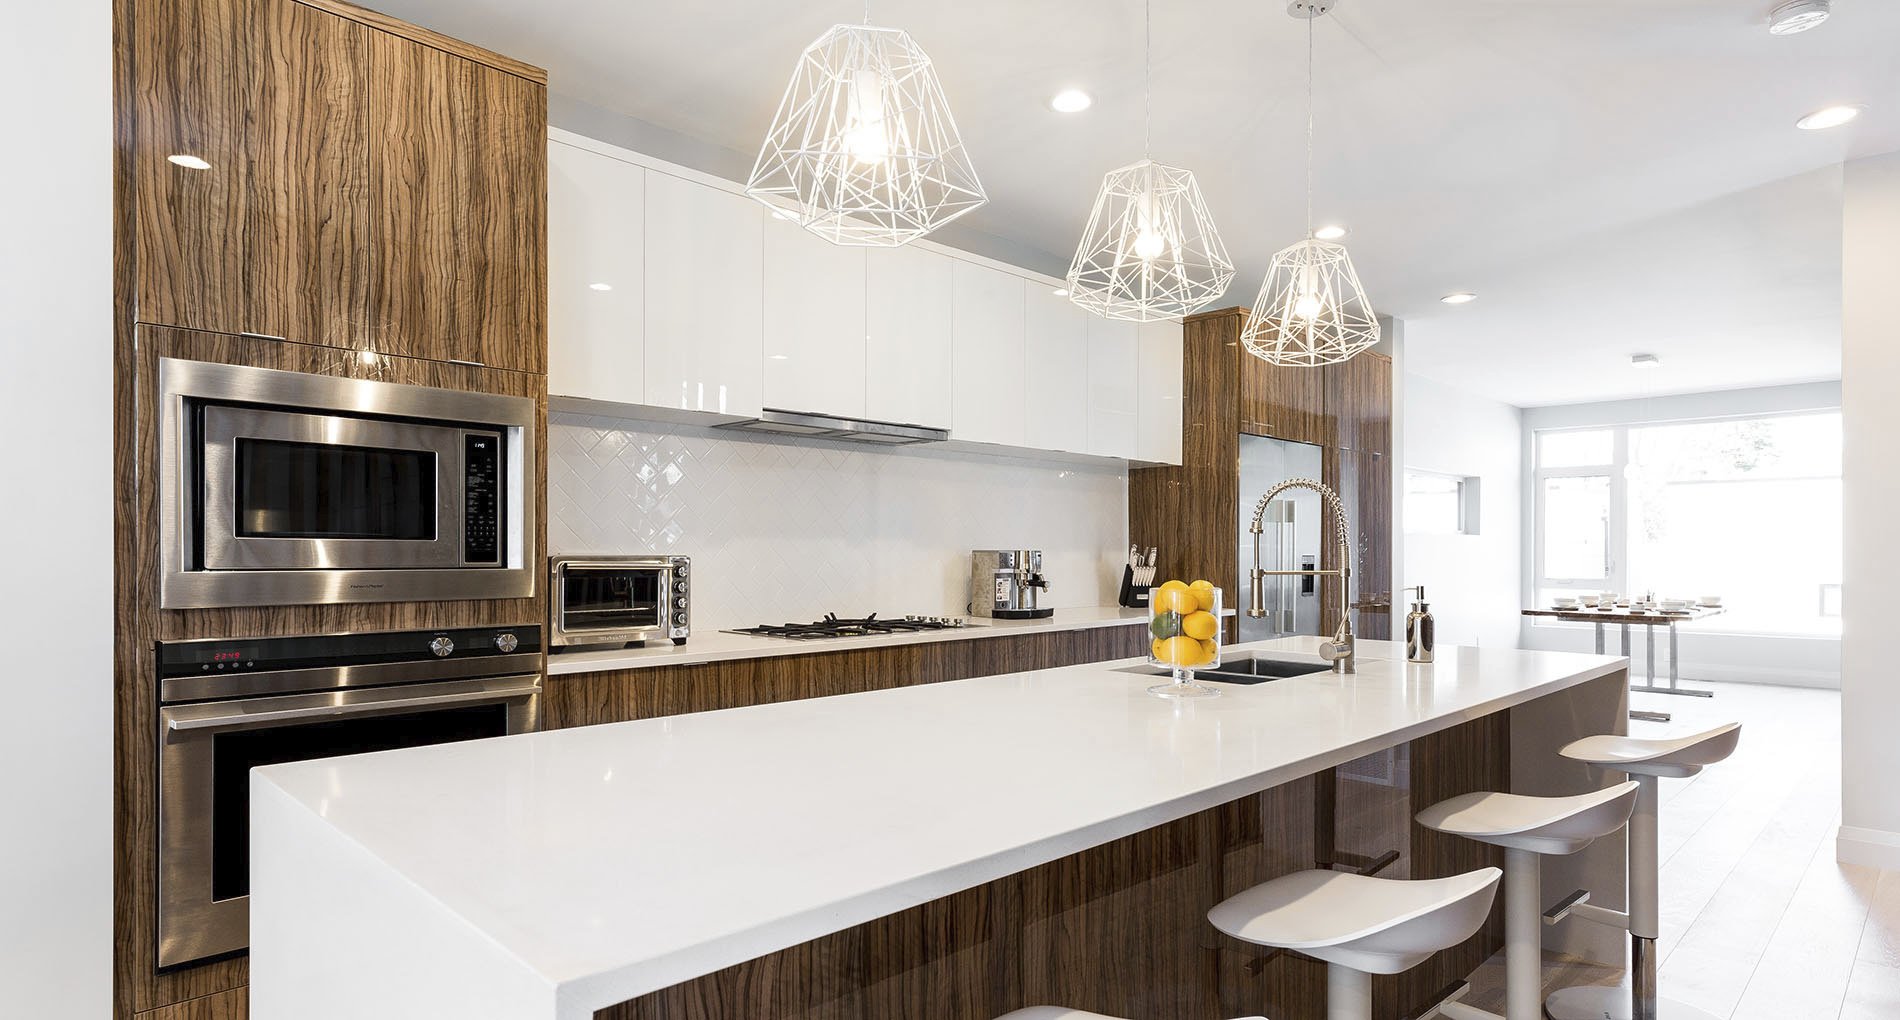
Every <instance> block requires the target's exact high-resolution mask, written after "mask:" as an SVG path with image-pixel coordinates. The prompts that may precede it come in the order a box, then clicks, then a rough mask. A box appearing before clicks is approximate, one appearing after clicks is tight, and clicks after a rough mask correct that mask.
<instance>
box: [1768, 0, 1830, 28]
mask: <svg viewBox="0 0 1900 1020" xmlns="http://www.w3.org/2000/svg"><path fill="white" fill-rule="evenodd" d="M1832 6H1833V3H1832V2H1831V0H1788V2H1787V3H1785V4H1781V5H1779V6H1777V7H1776V8H1775V9H1774V10H1773V11H1771V12H1769V15H1768V31H1769V32H1770V33H1771V34H1774V35H1794V34H1795V33H1797V32H1805V31H1807V30H1808V29H1810V28H1818V27H1820V24H1821V22H1823V21H1826V20H1827V16H1828V14H1829V9H1830V8H1831V7H1832Z"/></svg>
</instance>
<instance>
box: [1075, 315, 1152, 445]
mask: <svg viewBox="0 0 1900 1020" xmlns="http://www.w3.org/2000/svg"><path fill="white" fill-rule="evenodd" d="M1088 327H1089V338H1088V350H1089V357H1088V366H1089V368H1088V374H1089V380H1088V432H1089V440H1088V452H1089V453H1092V454H1095V455H1096V456H1098V457H1122V458H1127V459H1132V458H1133V457H1134V456H1135V445H1136V444H1135V434H1136V431H1137V429H1136V424H1135V415H1136V406H1137V402H1136V401H1137V398H1136V394H1135V389H1136V382H1135V376H1136V373H1137V372H1139V371H1140V368H1141V366H1140V365H1139V364H1138V362H1137V360H1136V356H1135V346H1136V343H1137V338H1136V336H1137V332H1138V330H1139V328H1140V324H1138V323H1133V322H1123V321H1121V320H1119V319H1104V318H1101V317H1099V316H1094V315H1091V316H1089V320H1088Z"/></svg>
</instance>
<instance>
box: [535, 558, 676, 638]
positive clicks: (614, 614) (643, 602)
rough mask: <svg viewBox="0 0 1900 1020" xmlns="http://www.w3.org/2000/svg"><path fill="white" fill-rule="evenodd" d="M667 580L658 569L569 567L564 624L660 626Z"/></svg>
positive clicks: (588, 627)
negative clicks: (662, 587) (663, 589)
mask: <svg viewBox="0 0 1900 1020" xmlns="http://www.w3.org/2000/svg"><path fill="white" fill-rule="evenodd" d="M664 580H665V577H664V574H663V572H661V571H659V570H624V569H615V570H588V569H586V568H579V567H569V568H568V571H567V579H566V581H565V582H564V583H563V584H562V586H561V609H562V620H563V621H564V625H565V627H566V629H567V630H569V631H583V630H620V629H623V628H627V627H657V626H659V625H660V620H661V618H662V610H663V608H664V607H663V606H662V605H661V600H662V599H663V597H664V595H665V593H664V592H662V591H661V590H660V585H661V583H662V582H663V581H664Z"/></svg>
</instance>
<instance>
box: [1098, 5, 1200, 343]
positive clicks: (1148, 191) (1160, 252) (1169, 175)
mask: <svg viewBox="0 0 1900 1020" xmlns="http://www.w3.org/2000/svg"><path fill="white" fill-rule="evenodd" d="M1147 48H1148V47H1147V43H1146V42H1144V55H1143V67H1144V75H1145V74H1146V73H1147V72H1146V70H1145V69H1146V68H1147V67H1148V65H1149V64H1150V63H1151V62H1152V61H1151V58H1150V57H1149V56H1148V55H1147V53H1146V50H1147ZM1144 87H1145V86H1144ZM1151 91H1152V90H1150V92H1151ZM1143 118H1144V125H1145V123H1146V119H1147V112H1146V111H1145V110H1144V112H1143ZM1144 131H1145V128H1144ZM1233 280H1234V263H1233V261H1232V260H1231V259H1229V258H1228V257H1227V247H1226V245H1224V244H1223V243H1222V242H1221V239H1220V233H1219V232H1218V231H1217V230H1215V229H1214V218H1213V217H1212V216H1211V215H1209V213H1208V211H1207V202H1206V200H1204V199H1203V198H1202V197H1201V187H1200V185H1199V184H1198V183H1196V181H1195V180H1194V174H1193V173H1191V172H1189V171H1187V170H1183V169H1181V168H1180V167H1174V166H1167V165H1165V164H1162V163H1157V162H1155V161H1154V160H1153V159H1150V158H1144V159H1142V160H1141V162H1139V163H1134V164H1132V165H1129V166H1125V167H1122V168H1121V169H1119V170H1113V171H1110V172H1109V173H1108V174H1107V175H1106V176H1105V177H1103V179H1102V190H1101V191H1100V192H1099V193H1098V194H1097V195H1096V197H1095V207H1094V208H1093V209H1092V210H1091V211H1090V213H1089V222H1088V227H1087V228H1086V229H1085V230H1083V232H1082V241H1081V243H1080V244H1078V245H1077V246H1076V249H1075V258H1074V260H1073V261H1072V262H1071V263H1070V265H1069V274H1068V278H1067V281H1066V282H1067V284H1068V289H1069V300H1070V301H1073V302H1075V303H1076V304H1077V305H1080V306H1081V307H1083V308H1085V309H1087V310H1089V311H1091V312H1094V313H1095V314H1097V315H1101V316H1105V317H1107V318H1110V319H1127V320H1133V321H1136V322H1147V321H1150V320H1154V319H1173V318H1179V317H1181V316H1184V315H1189V314H1192V313H1193V312H1195V311H1198V310H1199V309H1201V308H1203V307H1206V306H1207V305H1208V304H1209V303H1211V302H1213V301H1214V300H1216V299H1218V298H1219V297H1220V296H1221V295H1222V294H1225V293H1226V292H1227V286H1228V284H1230V283H1232V282H1233Z"/></svg>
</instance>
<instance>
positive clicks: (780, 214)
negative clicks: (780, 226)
mask: <svg viewBox="0 0 1900 1020" xmlns="http://www.w3.org/2000/svg"><path fill="white" fill-rule="evenodd" d="M772 218H773V219H775V220H795V219H797V218H798V216H797V214H795V213H789V212H786V211H785V210H783V209H774V210H772Z"/></svg>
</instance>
